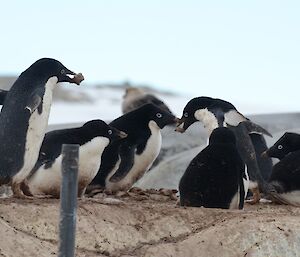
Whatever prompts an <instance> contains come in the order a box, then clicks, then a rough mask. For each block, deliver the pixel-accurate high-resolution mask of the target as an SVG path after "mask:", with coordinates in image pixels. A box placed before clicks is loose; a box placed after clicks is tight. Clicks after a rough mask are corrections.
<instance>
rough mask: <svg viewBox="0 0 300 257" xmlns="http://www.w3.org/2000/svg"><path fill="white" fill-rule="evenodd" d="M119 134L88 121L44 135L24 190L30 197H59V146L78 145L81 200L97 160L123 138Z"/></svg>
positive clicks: (60, 154) (96, 166)
mask: <svg viewBox="0 0 300 257" xmlns="http://www.w3.org/2000/svg"><path fill="white" fill-rule="evenodd" d="M126 136H127V134H126V133H124V132H122V131H119V130H117V129H115V128H113V127H111V126H109V125H107V124H106V123H105V122H104V121H102V120H91V121H89V122H87V123H85V124H84V125H83V126H82V127H78V128H70V129H60V130H53V131H50V132H48V133H47V134H46V135H45V138H44V141H43V144H42V146H41V149H40V154H39V159H38V161H37V163H36V165H35V167H34V169H33V170H32V172H31V174H30V176H29V177H28V186H29V189H30V192H31V193H32V194H33V195H41V194H42V195H43V194H45V195H52V196H54V197H56V198H58V197H59V196H60V186H61V162H62V152H61V150H62V145H63V144H78V145H79V160H78V196H79V197H82V196H83V194H84V192H85V189H86V187H87V185H88V184H89V183H90V182H91V181H92V180H93V178H94V177H95V176H96V174H97V172H98V170H99V167H100V163H101V156H102V153H103V150H104V149H105V147H107V146H108V145H109V144H110V143H112V142H114V141H116V140H119V139H121V138H125V137H126Z"/></svg>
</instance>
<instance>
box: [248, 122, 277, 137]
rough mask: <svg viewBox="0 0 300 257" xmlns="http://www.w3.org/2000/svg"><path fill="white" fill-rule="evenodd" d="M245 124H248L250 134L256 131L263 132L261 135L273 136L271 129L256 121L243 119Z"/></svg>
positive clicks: (256, 132)
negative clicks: (268, 129)
mask: <svg viewBox="0 0 300 257" xmlns="http://www.w3.org/2000/svg"><path fill="white" fill-rule="evenodd" d="M243 124H244V125H245V126H246V128H247V130H248V132H249V134H252V133H255V134H261V135H266V136H269V137H273V136H272V134H271V133H270V132H269V131H267V130H266V129H264V128H263V127H261V126H259V125H257V124H256V123H254V122H252V121H250V120H246V121H243Z"/></svg>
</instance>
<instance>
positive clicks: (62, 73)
mask: <svg viewBox="0 0 300 257" xmlns="http://www.w3.org/2000/svg"><path fill="white" fill-rule="evenodd" d="M83 79H84V78H83V76H82V74H81V73H79V74H75V73H74V72H72V71H70V70H69V69H67V68H66V67H65V66H64V65H63V64H61V63H60V62H59V61H57V60H54V59H50V58H43V59H40V60H38V61H36V62H35V63H33V64H32V65H31V66H30V67H29V68H28V69H27V70H25V71H24V72H22V74H21V75H20V76H19V77H18V79H17V80H16V82H15V83H14V84H13V86H12V87H11V89H10V90H9V91H8V93H7V95H6V97H5V100H4V105H3V108H2V110H1V113H0V128H1V129H0V142H1V144H0V185H1V184H8V183H10V184H11V186H12V191H13V194H14V196H15V197H21V198H24V197H25V195H24V194H23V192H22V190H21V188H20V186H21V184H22V183H25V179H26V177H27V176H28V174H29V173H30V171H31V170H32V168H33V167H34V165H35V163H36V161H37V159H38V155H39V150H40V147H41V144H42V141H43V138H44V135H45V131H46V128H47V125H48V118H49V113H50V107H51V103H52V91H53V89H54V87H55V86H56V85H57V83H59V82H69V83H75V84H78V85H79V84H80V82H81V81H82V80H83ZM25 184H26V183H25ZM25 184H24V185H23V186H22V187H23V188H26V185H25Z"/></svg>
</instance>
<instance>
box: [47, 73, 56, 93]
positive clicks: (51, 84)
mask: <svg viewBox="0 0 300 257" xmlns="http://www.w3.org/2000/svg"><path fill="white" fill-rule="evenodd" d="M57 82H58V78H57V77H56V76H54V77H51V78H49V79H48V80H47V82H46V84H45V88H46V89H50V90H51V91H53V89H54V88H55V86H56V85H57Z"/></svg>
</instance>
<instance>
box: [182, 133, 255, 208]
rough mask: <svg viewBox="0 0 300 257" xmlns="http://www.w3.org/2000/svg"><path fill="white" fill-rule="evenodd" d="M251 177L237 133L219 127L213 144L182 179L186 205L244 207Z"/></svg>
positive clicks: (183, 199) (192, 163)
mask: <svg viewBox="0 0 300 257" xmlns="http://www.w3.org/2000/svg"><path fill="white" fill-rule="evenodd" d="M248 186H249V177H248V174H247V169H246V165H245V164H244V162H243V161H242V159H241V157H240V155H239V153H238V150H237V147H236V139H235V136H234V133H233V132H232V131H230V130H229V129H228V128H222V127H220V128H216V129H215V130H213V131H212V133H211V135H210V137H209V145H208V146H207V147H206V148H205V149H203V150H202V151H201V152H200V153H199V154H198V155H197V156H196V157H195V158H194V159H193V160H192V161H191V163H190V164H189V166H188V167H187V169H186V171H185V173H184V174H183V176H182V178H181V180H180V182H179V193H180V204H181V205H182V206H194V207H200V206H204V207H207V208H223V209H243V206H244V200H245V197H246V195H247V192H248Z"/></svg>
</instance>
